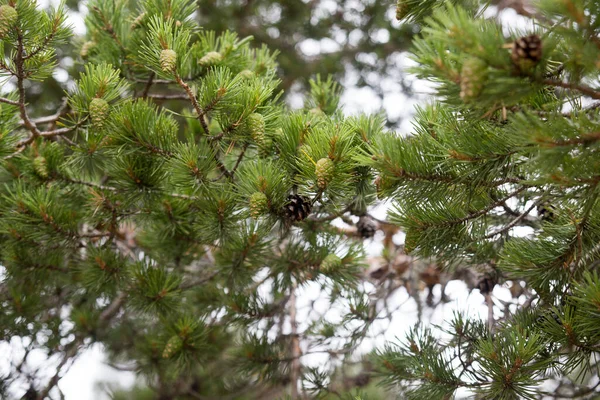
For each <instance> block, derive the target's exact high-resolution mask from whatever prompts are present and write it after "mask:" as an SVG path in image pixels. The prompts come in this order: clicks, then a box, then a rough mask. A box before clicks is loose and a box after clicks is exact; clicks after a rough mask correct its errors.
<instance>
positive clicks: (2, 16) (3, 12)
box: [0, 4, 19, 37]
mask: <svg viewBox="0 0 600 400" xmlns="http://www.w3.org/2000/svg"><path fill="white" fill-rule="evenodd" d="M18 19H19V14H18V13H17V10H15V9H14V8H13V7H11V6H9V5H7V4H4V5H2V6H0V37H1V36H4V35H6V34H7V33H8V31H10V30H11V28H12V27H13V26H14V25H15V24H16V23H17V20H18Z"/></svg>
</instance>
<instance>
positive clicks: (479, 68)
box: [460, 57, 488, 103]
mask: <svg viewBox="0 0 600 400" xmlns="http://www.w3.org/2000/svg"><path fill="white" fill-rule="evenodd" d="M487 67H488V66H487V63H486V62H485V61H483V60H481V59H479V58H477V57H471V58H469V59H467V60H466V61H465V62H464V64H463V66H462V70H461V72H460V98H461V99H462V100H463V101H464V102H465V103H468V102H471V101H474V100H475V99H477V97H479V94H480V93H481V90H482V89H483V85H484V84H485V81H486V80H487Z"/></svg>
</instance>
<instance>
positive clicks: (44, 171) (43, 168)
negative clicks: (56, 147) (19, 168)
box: [33, 156, 48, 179]
mask: <svg viewBox="0 0 600 400" xmlns="http://www.w3.org/2000/svg"><path fill="white" fill-rule="evenodd" d="M33 170H34V171H35V173H36V174H38V175H39V176H40V177H41V178H44V179H45V178H47V177H48V163H47V162H46V158H45V157H42V156H37V157H36V158H34V159H33Z"/></svg>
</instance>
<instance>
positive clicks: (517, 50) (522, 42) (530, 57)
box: [510, 35, 542, 71]
mask: <svg viewBox="0 0 600 400" xmlns="http://www.w3.org/2000/svg"><path fill="white" fill-rule="evenodd" d="M510 58H511V59H512V61H513V63H514V64H515V65H516V66H517V67H519V69H520V70H522V71H526V70H528V69H530V68H533V67H534V66H535V65H536V64H537V63H538V62H540V60H541V59H542V39H540V37H539V36H538V35H529V36H523V37H521V38H519V39H517V40H515V42H514V43H513V46H512V52H511V54H510Z"/></svg>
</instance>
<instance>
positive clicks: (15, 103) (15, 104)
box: [0, 97, 21, 106]
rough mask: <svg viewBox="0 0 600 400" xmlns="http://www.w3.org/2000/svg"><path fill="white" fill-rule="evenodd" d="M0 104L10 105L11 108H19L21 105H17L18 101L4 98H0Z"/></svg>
mask: <svg viewBox="0 0 600 400" xmlns="http://www.w3.org/2000/svg"><path fill="white" fill-rule="evenodd" d="M0 103H6V104H10V105H11V106H20V105H21V103H19V102H18V101H13V100H9V99H6V98H4V97H0Z"/></svg>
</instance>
